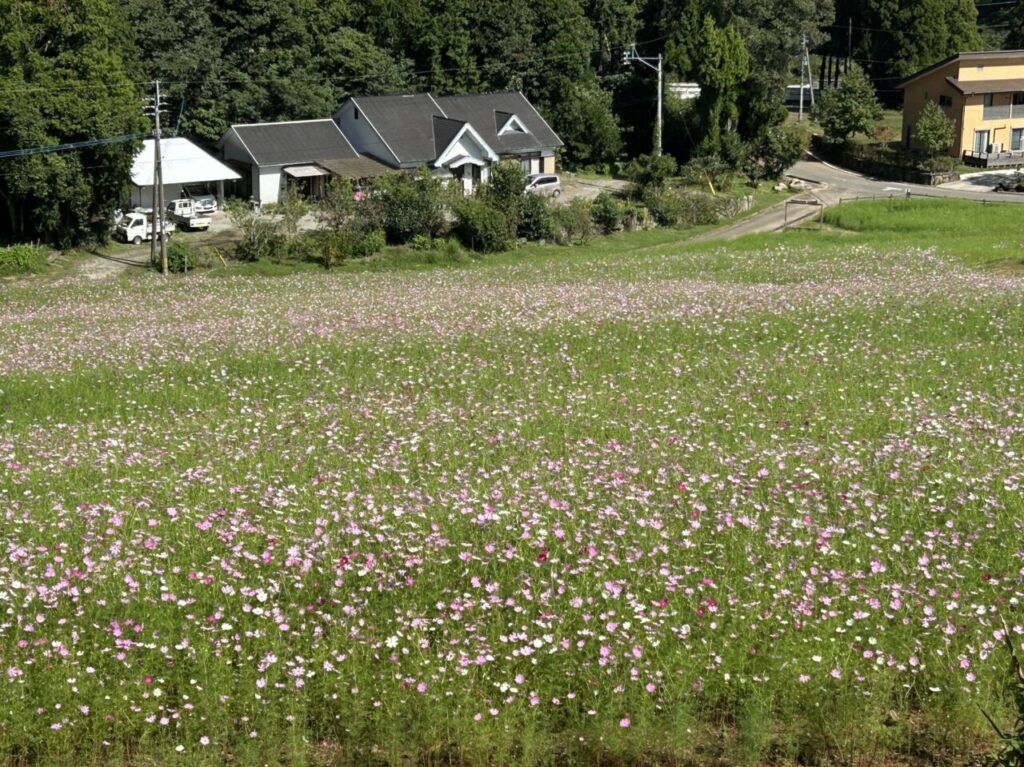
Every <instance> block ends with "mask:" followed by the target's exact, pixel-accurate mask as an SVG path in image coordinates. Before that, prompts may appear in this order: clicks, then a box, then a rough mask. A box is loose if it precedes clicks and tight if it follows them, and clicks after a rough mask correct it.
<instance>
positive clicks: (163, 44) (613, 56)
mask: <svg viewBox="0 0 1024 767" xmlns="http://www.w3.org/2000/svg"><path fill="white" fill-rule="evenodd" d="M0 19H2V20H3V22H4V23H3V28H2V30H0V151H3V150H12V149H23V148H27V147H38V146H48V145H56V144H63V143H68V142H74V141H85V140H90V139H95V138H100V137H111V136H121V135H136V134H141V133H143V132H145V131H146V130H147V125H148V122H147V119H146V118H145V116H144V114H143V106H144V103H145V99H146V98H147V96H148V95H149V93H150V84H151V81H152V80H154V79H157V78H159V79H161V80H162V81H163V82H164V93H165V94H166V96H167V102H168V105H167V110H166V112H165V119H166V120H167V123H168V125H169V130H170V131H171V132H176V133H180V134H181V135H186V136H189V137H191V138H194V139H197V140H199V141H201V142H206V143H210V142H213V141H215V140H216V139H217V138H218V137H219V136H220V135H221V134H222V133H223V132H224V130H225V129H226V128H227V126H229V125H230V124H231V123H233V122H252V121H262V120H283V119H299V118H309V117H322V116H328V115H330V114H332V113H333V111H334V109H335V108H336V107H337V106H338V104H339V103H340V102H341V101H342V100H343V99H344V98H345V97H347V96H349V95H356V94H381V93H395V92H411V91H422V90H429V91H431V92H434V93H439V94H447V93H469V92H478V91H490V90H506V89H517V90H522V91H523V92H524V93H526V94H527V96H529V97H530V98H531V99H532V100H533V102H534V103H535V104H536V105H537V106H538V108H539V109H540V110H541V111H542V112H543V113H544V114H545V116H546V117H547V118H548V120H549V121H550V122H551V123H552V125H553V126H554V128H555V129H556V130H557V131H558V132H559V133H560V134H561V136H562V137H563V139H564V140H565V142H566V160H567V161H569V162H571V163H575V164H579V165H603V164H607V163H609V162H613V161H615V160H616V159H617V158H621V157H622V156H624V155H627V156H628V155H635V154H637V153H640V152H646V151H650V148H651V141H652V129H651V126H652V124H653V121H654V111H655V103H656V91H655V88H656V86H655V83H656V78H655V77H654V75H653V73H652V72H650V71H649V70H647V69H645V68H643V67H641V66H640V65H637V64H633V65H629V66H627V65H625V64H624V62H623V52H624V51H626V50H628V49H629V47H630V46H631V44H632V43H634V42H635V43H636V45H637V48H638V50H639V51H640V52H641V53H642V54H644V55H657V54H658V53H663V54H664V56H665V69H666V77H667V78H668V79H670V80H671V79H677V80H690V81H696V82H699V83H700V84H701V85H702V87H703V93H702V96H701V98H700V100H699V101H698V102H697V103H696V104H691V105H689V106H687V107H685V108H683V107H681V106H680V105H679V104H672V103H670V104H669V105H668V106H667V113H666V125H665V131H664V139H665V147H666V151H668V152H670V153H672V154H674V155H676V156H677V157H678V158H679V159H681V160H685V159H687V158H689V157H691V156H693V155H696V154H704V155H719V156H723V157H725V158H726V159H728V158H729V157H730V156H731V155H735V154H736V153H737V151H738V147H741V146H742V145H743V144H744V142H747V143H749V142H756V141H757V140H758V138H759V136H760V135H762V134H763V133H764V132H765V131H766V130H768V129H769V128H770V127H771V126H773V125H776V124H778V123H779V122H780V121H781V120H782V119H783V118H784V116H785V110H784V108H783V93H784V90H783V86H784V85H785V84H786V82H792V81H793V78H795V76H796V75H795V73H796V71H797V66H798V53H799V50H800V41H801V39H802V38H804V37H806V39H807V41H808V44H809V46H810V47H811V49H812V50H814V51H816V52H818V53H820V54H822V56H821V58H820V61H821V62H822V64H823V72H822V77H824V75H825V73H824V64H825V63H826V62H828V63H829V72H830V73H831V72H832V71H833V69H832V66H831V64H832V62H833V61H835V62H837V65H836V66H837V68H838V66H839V64H838V62H839V61H840V60H841V61H842V66H843V67H848V66H850V65H851V64H853V65H860V66H862V67H863V68H864V69H865V70H867V72H868V74H869V76H870V77H871V78H872V80H873V81H874V82H875V83H876V85H877V87H878V88H879V90H880V91H883V92H884V91H891V90H892V89H893V85H894V84H895V82H897V81H898V79H899V78H900V77H902V76H904V75H906V74H908V73H909V72H912V71H914V70H915V69H917V68H919V67H921V66H924V65H927V64H929V63H932V62H934V61H935V60H938V59H940V58H942V57H944V56H947V55H949V54H951V53H954V52H956V51H958V50H964V49H977V48H979V47H981V46H982V45H986V46H988V47H1001V46H1003V45H1004V44H1009V45H1017V46H1024V0H1021V1H1020V2H990V1H989V0H980V1H979V2H978V3H977V5H975V2H974V0H362V1H357V0H218V1H217V2H208V1H206V0H0ZM131 155H132V147H131V145H127V144H122V145H116V144H115V145H108V146H95V147H88V148H86V149H82V150H78V151H75V152H67V153H54V154H45V155H34V156H27V157H14V158H5V159H2V160H0V163H3V165H2V166H0V200H2V203H3V206H4V207H5V208H6V215H0V221H2V222H3V223H2V225H0V233H3V234H4V236H5V237H7V238H12V237H13V238H25V237H35V236H41V237H45V238H48V239H51V240H56V241H64V242H66V241H72V240H75V239H79V238H81V237H83V236H86V235H87V234H88V228H89V226H88V225H89V222H93V221H97V220H98V219H99V218H101V217H102V215H103V213H104V211H106V210H109V208H110V207H111V200H116V199H118V198H119V195H120V194H121V193H122V192H121V187H122V185H123V182H124V179H125V178H126V172H127V169H128V167H129V165H130V160H131Z"/></svg>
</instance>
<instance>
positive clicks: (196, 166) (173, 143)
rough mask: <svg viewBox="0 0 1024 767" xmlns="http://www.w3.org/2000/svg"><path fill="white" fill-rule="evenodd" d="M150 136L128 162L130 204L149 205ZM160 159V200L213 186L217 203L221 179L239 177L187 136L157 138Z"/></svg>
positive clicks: (152, 160)
mask: <svg viewBox="0 0 1024 767" xmlns="http://www.w3.org/2000/svg"><path fill="white" fill-rule="evenodd" d="M153 144H154V142H153V139H146V140H145V141H143V142H142V151H141V152H140V153H139V154H138V155H137V156H136V157H135V162H134V164H133V165H132V198H131V204H132V206H133V207H142V208H152V207H153V196H154V195H153V186H154V183H155V182H154V169H155V167H154V166H155V159H156V158H155V157H154V155H155V154H156V153H155V151H154V146H153ZM160 153H161V155H162V160H163V176H164V200H165V201H167V202H170V201H171V200H177V199H180V198H182V197H184V196H185V191H184V190H185V189H188V190H189V191H190V192H192V193H193V194H195V193H198V192H206V190H207V189H211V190H215V191H214V193H215V194H216V195H217V203H218V204H219V205H221V206H223V205H224V182H225V181H237V180H238V179H240V178H241V176H239V175H238V174H237V173H235V171H233V170H231V168H229V167H228V166H227V165H225V164H224V163H222V162H221V161H220V160H218V159H217V158H216V157H214V156H213V155H211V154H208V153H207V152H204V151H203V150H202V149H200V148H199V147H198V146H196V145H195V144H193V143H192V142H191V141H189V140H188V139H187V138H165V139H162V140H161V141H160Z"/></svg>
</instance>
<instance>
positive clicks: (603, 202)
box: [590, 192, 627, 234]
mask: <svg viewBox="0 0 1024 767" xmlns="http://www.w3.org/2000/svg"><path fill="white" fill-rule="evenodd" d="M626 212H627V211H626V205H625V204H624V203H623V201H622V200H620V199H619V198H617V197H616V196H615V195H613V194H612V193H611V192H601V194H599V195H598V196H597V197H596V198H595V199H594V202H593V204H592V205H591V207H590V215H591V216H592V217H593V219H594V223H595V224H597V227H598V228H599V229H600V230H601V231H602V232H603V233H604V234H611V233H612V232H617V231H619V230H620V229H622V226H623V221H624V220H625V217H626Z"/></svg>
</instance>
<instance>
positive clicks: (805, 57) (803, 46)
mask: <svg viewBox="0 0 1024 767" xmlns="http://www.w3.org/2000/svg"><path fill="white" fill-rule="evenodd" d="M805 73H806V75H807V79H806V82H807V86H808V87H809V88H810V90H811V106H812V107H813V106H814V73H813V72H812V71H811V54H810V52H809V51H808V50H807V35H803V36H801V38H800V115H799V117H798V118H797V119H798V120H803V119H804V82H805V80H804V74H805Z"/></svg>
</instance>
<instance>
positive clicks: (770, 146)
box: [747, 125, 810, 180]
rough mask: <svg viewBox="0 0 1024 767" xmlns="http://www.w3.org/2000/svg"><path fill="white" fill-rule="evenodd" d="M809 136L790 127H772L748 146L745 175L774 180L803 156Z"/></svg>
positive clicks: (808, 142)
mask: <svg viewBox="0 0 1024 767" xmlns="http://www.w3.org/2000/svg"><path fill="white" fill-rule="evenodd" d="M809 144H810V136H809V135H808V133H807V132H806V131H804V130H801V129H800V128H796V127H792V126H782V125H773V126H771V127H769V128H768V129H767V130H765V131H763V132H762V133H761V134H760V135H759V136H758V137H757V138H756V139H755V140H754V141H753V142H751V145H750V154H749V157H748V162H747V175H749V176H750V177H751V178H752V179H754V180H758V179H768V180H775V179H778V178H780V177H781V176H782V174H783V173H785V172H786V170H787V169H788V168H789V167H790V166H791V165H793V163H795V162H796V161H797V160H799V159H800V158H801V157H803V156H804V152H806V151H807V147H808V145H809Z"/></svg>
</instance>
